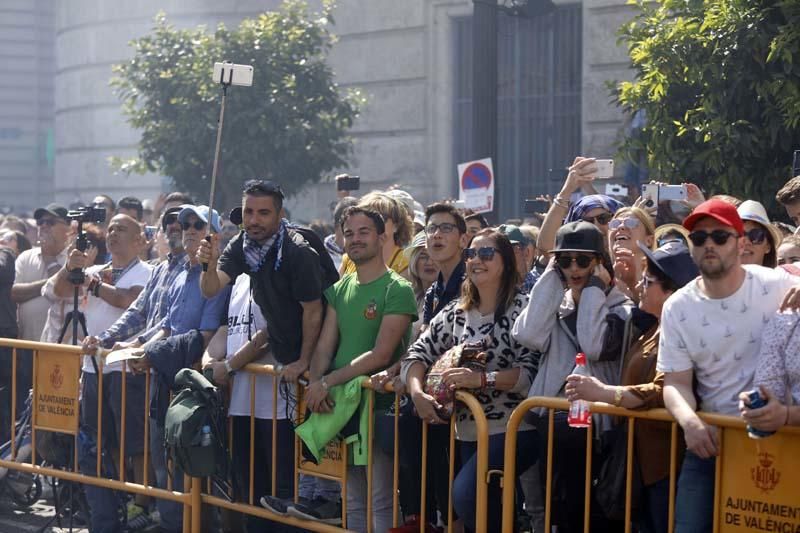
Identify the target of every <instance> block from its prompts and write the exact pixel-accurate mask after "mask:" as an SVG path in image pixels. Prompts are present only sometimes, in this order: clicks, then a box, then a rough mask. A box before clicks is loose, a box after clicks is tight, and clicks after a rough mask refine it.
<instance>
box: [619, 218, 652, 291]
mask: <svg viewBox="0 0 800 533" xmlns="http://www.w3.org/2000/svg"><path fill="white" fill-rule="evenodd" d="M655 231H656V227H655V223H654V222H653V219H652V217H651V216H650V215H649V214H647V211H645V210H644V209H641V208H639V207H623V208H622V209H619V210H618V211H617V212H616V213H614V218H612V219H611V221H610V222H609V223H608V250H609V252H610V253H611V262H612V264H613V265H614V284H615V286H616V287H617V288H618V289H619V290H621V291H622V292H624V293H625V295H626V296H627V297H628V298H630V299H631V300H633V301H634V302H638V301H639V295H638V293H637V291H636V290H635V287H636V284H637V283H639V280H640V279H641V278H642V270H644V265H645V259H646V258H645V255H644V253H642V250H641V249H640V248H639V246H637V244H638V243H644V244H645V245H646V246H647V247H648V248H649V247H652V246H653V234H654V233H655Z"/></svg>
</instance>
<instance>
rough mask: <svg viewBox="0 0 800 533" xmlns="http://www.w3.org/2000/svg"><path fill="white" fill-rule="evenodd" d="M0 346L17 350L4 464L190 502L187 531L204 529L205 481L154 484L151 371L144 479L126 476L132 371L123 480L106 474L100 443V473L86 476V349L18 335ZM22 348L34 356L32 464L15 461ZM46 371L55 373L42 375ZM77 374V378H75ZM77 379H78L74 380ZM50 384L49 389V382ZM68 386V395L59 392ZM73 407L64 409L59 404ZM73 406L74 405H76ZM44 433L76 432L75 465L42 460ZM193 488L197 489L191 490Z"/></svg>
mask: <svg viewBox="0 0 800 533" xmlns="http://www.w3.org/2000/svg"><path fill="white" fill-rule="evenodd" d="M0 346H2V347H9V348H11V349H12V356H11V360H12V365H11V366H12V382H11V442H12V446H11V459H12V460H0V467H3V468H8V469H10V470H17V471H20V472H27V473H30V474H34V475H37V474H38V475H41V476H48V477H52V478H57V479H61V480H66V481H70V482H77V483H83V484H88V485H94V486H97V487H102V488H107V489H112V490H116V491H122V492H127V493H131V494H142V495H145V496H150V497H154V498H160V499H164V500H171V501H175V502H179V503H182V504H183V505H184V516H185V517H186V519H185V520H184V524H183V531H184V532H186V533H189V532H191V533H200V531H201V524H200V518H199V512H200V507H199V503H200V502H199V496H200V492H199V480H197V481H198V482H195V483H192V481H191V480H190V478H185V482H186V484H185V487H186V490H187V491H188V492H178V491H172V490H169V489H168V490H164V489H159V488H157V487H153V486H151V485H150V484H149V483H148V481H149V480H148V468H147V465H148V464H149V463H148V459H149V456H150V454H151V453H152V450H150V442H149V423H148V422H149V414H148V413H149V407H150V395H149V392H150V390H149V389H150V375H149V374H146V377H145V406H144V417H145V421H144V422H145V423H144V428H145V435H144V465H145V468H144V471H143V482H142V483H132V482H130V481H127V480H126V479H125V468H124V465H125V464H126V455H125V442H124V437H125V431H126V428H125V413H126V411H127V408H128V406H127V399H126V395H125V391H126V381H127V373H126V372H123V373H122V376H123V377H122V385H121V388H122V394H121V415H122V419H121V420H120V421H118V423H119V425H120V427H119V433H120V450H119V456H118V468H117V470H118V476H117V479H109V478H106V477H101V476H100V472H101V451H102V448H101V446H97V458H96V472H97V475H95V476H91V475H85V474H81V473H80V472H79V469H78V416H79V414H78V396H77V385H78V383H77V375H79V374H80V366H81V364H82V356H83V354H82V351H81V349H80V347H78V346H68V345H61V344H50V343H41V342H31V341H21V340H15V339H5V338H0ZM18 350H30V351H31V353H32V357H33V404H32V411H33V412H32V419H31V449H32V451H31V460H30V462H29V463H24V462H16V461H14V460H13V459H14V458H16V456H17V453H16V452H17V450H16V444H15V443H16V437H17V433H16V425H17V424H16V423H17V416H16V412H17V402H16V397H17V367H18V357H19V354H18V353H17V352H18ZM76 368H77V374H76V373H75V372H76V371H75V369H76ZM44 369H47V370H48V371H49V372H50V373H49V375H47V376H41V375H39V374H41V373H42V372H43V371H44ZM103 377H104V376H103V374H102V373H101V374H100V375H99V376H98V394H97V396H98V400H97V402H98V406H97V412H98V419H97V434H96V439H97V440H96V442H98V443H100V442H102V438H101V436H102V431H103V429H102V427H103V423H102V417H101V416H100V415H101V413H102V409H103V400H102V398H103V394H102V391H103V381H104V380H103ZM70 378H72V379H70ZM73 380H74V381H73ZM45 383H46V384H47V386H46V387H43V384H45ZM61 390H64V391H66V392H64V393H63V394H64V396H61V397H59V396H57V394H59V393H60V391H61ZM54 405H55V406H58V405H62V406H67V407H64V408H63V409H58V408H56V407H53V406H54ZM70 406H71V408H70ZM38 431H51V432H57V433H61V434H66V435H71V436H72V442H73V456H72V460H71V462H72V465H71V469H61V468H54V467H52V466H46V465H44V466H43V465H41V464H37V463H39V462H40V461H39V460H37V456H36V455H37V449H36V437H37V432H38ZM190 487H191V488H190Z"/></svg>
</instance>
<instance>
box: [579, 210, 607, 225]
mask: <svg viewBox="0 0 800 533" xmlns="http://www.w3.org/2000/svg"><path fill="white" fill-rule="evenodd" d="M613 216H614V215H612V214H611V213H602V214H600V215H597V216H596V217H583V221H584V222H591V223H592V224H600V225H601V226H605V225H606V224H608V221H609V220H611V218H612V217H613Z"/></svg>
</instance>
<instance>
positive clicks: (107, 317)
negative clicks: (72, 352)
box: [83, 261, 153, 374]
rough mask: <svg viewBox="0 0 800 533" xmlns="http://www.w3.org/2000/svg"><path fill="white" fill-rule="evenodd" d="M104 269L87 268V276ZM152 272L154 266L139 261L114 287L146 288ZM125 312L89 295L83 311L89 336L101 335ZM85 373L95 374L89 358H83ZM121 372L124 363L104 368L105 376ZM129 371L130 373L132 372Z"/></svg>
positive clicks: (101, 266)
mask: <svg viewBox="0 0 800 533" xmlns="http://www.w3.org/2000/svg"><path fill="white" fill-rule="evenodd" d="M102 268H103V265H98V266H95V267H91V268H87V269H86V272H87V274H90V275H91V274H95V273H97V272H100V270H102ZM152 270H153V267H152V265H149V264H148V263H145V262H144V261H138V262H137V263H136V264H135V265H134V266H132V267H131V268H130V270H128V271H127V272H125V274H123V275H122V277H121V278H119V280H117V283H116V284H115V285H114V286H115V287H119V288H120V289H130V288H131V287H144V286H145V285H147V280H148V279H149V278H150V272H151V271H152ZM125 311H126V308H125V307H114V306H113V305H111V304H110V303H108V302H106V301H105V300H103V299H102V298H98V297H96V296H94V295H87V300H86V307H85V309H84V310H83V313H84V315H85V316H86V331H88V332H89V335H94V336H97V335H100V333H102V332H104V331H105V330H107V329H108V328H110V327H111V326H112V325H113V324H114V322H116V321H117V319H118V318H119V317H121V316H122V314H123V313H124V312H125ZM126 340H130V339H126ZM83 371H84V372H90V373H94V368H93V367H92V361H91V360H90V359H89V357H88V356H85V357H84V358H83ZM121 371H122V363H116V364H113V365H105V366H103V374H108V373H110V372H121ZM128 371H129V372H130V370H128Z"/></svg>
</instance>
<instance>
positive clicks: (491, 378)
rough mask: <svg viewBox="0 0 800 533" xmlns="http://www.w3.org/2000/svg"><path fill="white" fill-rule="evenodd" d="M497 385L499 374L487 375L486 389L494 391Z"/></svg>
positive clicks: (488, 373)
mask: <svg viewBox="0 0 800 533" xmlns="http://www.w3.org/2000/svg"><path fill="white" fill-rule="evenodd" d="M496 385H497V372H487V373H486V387H487V388H490V389H493V388H495V386H496Z"/></svg>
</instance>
